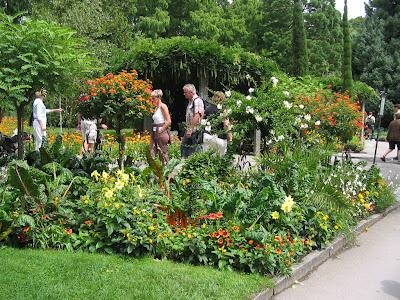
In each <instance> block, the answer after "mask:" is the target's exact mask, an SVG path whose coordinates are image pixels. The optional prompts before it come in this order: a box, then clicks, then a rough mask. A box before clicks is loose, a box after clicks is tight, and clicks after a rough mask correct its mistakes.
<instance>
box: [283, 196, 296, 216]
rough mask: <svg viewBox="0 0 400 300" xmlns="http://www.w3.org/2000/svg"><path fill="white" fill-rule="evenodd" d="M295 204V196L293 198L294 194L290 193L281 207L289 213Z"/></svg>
mask: <svg viewBox="0 0 400 300" xmlns="http://www.w3.org/2000/svg"><path fill="white" fill-rule="evenodd" d="M293 205H294V201H293V198H292V196H290V195H289V196H287V197H286V198H285V202H284V203H283V204H282V206H281V209H282V210H283V211H284V212H285V213H288V212H291V211H292V208H293Z"/></svg>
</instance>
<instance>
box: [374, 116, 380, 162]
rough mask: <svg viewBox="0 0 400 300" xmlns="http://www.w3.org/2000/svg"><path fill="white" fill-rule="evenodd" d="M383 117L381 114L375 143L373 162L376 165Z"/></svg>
mask: <svg viewBox="0 0 400 300" xmlns="http://www.w3.org/2000/svg"><path fill="white" fill-rule="evenodd" d="M381 119H382V116H381V115H380V114H379V115H378V129H377V130H376V132H377V133H376V134H377V135H376V144H375V152H374V161H373V163H372V164H374V165H375V160H376V151H377V150H378V142H379V133H380V131H381Z"/></svg>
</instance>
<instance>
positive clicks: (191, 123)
mask: <svg viewBox="0 0 400 300" xmlns="http://www.w3.org/2000/svg"><path fill="white" fill-rule="evenodd" d="M183 95H184V96H185V98H186V99H187V100H188V101H189V103H188V105H187V107H186V131H185V135H184V136H183V139H182V144H181V156H182V157H183V158H187V157H189V156H190V155H192V154H193V153H195V152H197V151H199V150H200V148H201V143H199V141H197V137H198V134H199V132H197V129H198V127H199V124H200V122H201V120H202V118H203V117H204V102H203V100H202V99H201V98H200V97H199V96H198V95H197V93H196V88H195V86H194V85H193V84H190V83H188V84H185V85H184V86H183Z"/></svg>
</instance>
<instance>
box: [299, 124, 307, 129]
mask: <svg viewBox="0 0 400 300" xmlns="http://www.w3.org/2000/svg"><path fill="white" fill-rule="evenodd" d="M300 128H301V129H306V128H308V124H301V125H300Z"/></svg>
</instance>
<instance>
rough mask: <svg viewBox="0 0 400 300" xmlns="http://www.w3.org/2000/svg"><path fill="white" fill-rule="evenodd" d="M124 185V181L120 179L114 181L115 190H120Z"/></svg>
mask: <svg viewBox="0 0 400 300" xmlns="http://www.w3.org/2000/svg"><path fill="white" fill-rule="evenodd" d="M124 186H125V184H124V182H123V181H121V180H118V181H117V182H116V183H115V188H116V189H117V190H122V189H123V188H124Z"/></svg>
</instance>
